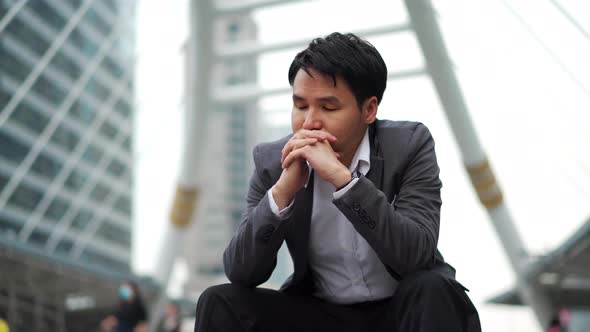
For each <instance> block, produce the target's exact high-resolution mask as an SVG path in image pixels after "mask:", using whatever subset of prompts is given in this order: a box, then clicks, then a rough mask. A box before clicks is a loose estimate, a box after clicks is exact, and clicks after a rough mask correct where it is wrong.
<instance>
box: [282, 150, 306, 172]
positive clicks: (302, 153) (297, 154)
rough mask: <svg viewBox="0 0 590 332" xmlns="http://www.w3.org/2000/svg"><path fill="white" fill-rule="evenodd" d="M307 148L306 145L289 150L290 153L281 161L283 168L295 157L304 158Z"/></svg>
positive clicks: (295, 158) (294, 159)
mask: <svg viewBox="0 0 590 332" xmlns="http://www.w3.org/2000/svg"><path fill="white" fill-rule="evenodd" d="M307 150H308V149H307V148H306V147H303V148H301V149H297V150H293V151H291V153H289V154H288V155H287V157H285V161H283V164H282V166H283V169H284V168H288V167H289V166H290V165H291V164H292V163H293V162H294V161H296V160H297V159H305V155H306V152H307Z"/></svg>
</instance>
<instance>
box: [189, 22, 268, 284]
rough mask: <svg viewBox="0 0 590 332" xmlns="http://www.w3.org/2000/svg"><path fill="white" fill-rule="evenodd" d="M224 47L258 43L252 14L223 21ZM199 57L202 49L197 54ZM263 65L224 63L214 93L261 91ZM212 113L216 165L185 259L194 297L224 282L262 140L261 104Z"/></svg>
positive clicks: (219, 30) (211, 154)
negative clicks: (231, 242)
mask: <svg viewBox="0 0 590 332" xmlns="http://www.w3.org/2000/svg"><path fill="white" fill-rule="evenodd" d="M212 34H213V40H214V44H215V46H216V47H218V48H222V47H226V46H230V47H231V46H233V45H236V44H240V43H253V42H255V41H256V35H257V28H256V23H255V22H254V21H253V19H252V18H251V16H250V15H249V14H241V15H227V16H222V17H220V18H218V19H217V21H216V22H215V25H214V29H213V30H212ZM197 52H198V50H197ZM256 82H257V60H256V58H255V57H252V58H251V59H240V60H228V61H219V62H217V63H216V65H215V68H214V69H213V73H212V79H211V86H212V92H213V93H215V91H218V90H223V89H236V88H240V87H242V86H255V85H256ZM213 105H214V106H213V109H211V110H209V112H208V115H207V121H208V126H207V128H208V131H209V132H208V133H209V135H208V137H210V138H211V139H209V140H208V142H207V146H206V148H205V151H204V156H206V157H207V158H208V160H210V162H207V165H208V166H206V167H204V168H203V174H202V176H201V179H200V183H202V184H203V188H205V190H204V193H203V196H202V199H201V202H200V203H199V207H198V215H197V216H196V222H195V223H194V224H193V226H192V227H191V229H190V230H189V233H190V234H189V237H188V238H189V240H188V241H187V242H186V246H185V248H184V253H185V254H184V257H185V259H186V262H187V264H188V266H189V271H190V275H189V280H188V282H187V284H186V286H185V289H186V290H187V292H188V293H193V292H200V291H202V290H203V289H204V288H206V287H207V286H209V285H211V284H212V283H216V282H219V281H221V280H223V279H224V278H225V277H224V272H223V264H222V260H221V256H222V254H223V250H224V249H225V246H226V245H227V243H228V242H229V240H230V239H231V236H232V234H233V232H234V231H235V229H236V227H237V225H238V224H239V223H240V220H241V214H242V212H243V211H244V208H245V206H246V201H245V196H246V191H247V186H248V181H249V178H250V175H251V172H252V165H251V164H252V157H251V156H252V155H251V151H252V147H253V145H254V144H255V142H256V141H257V124H258V121H257V117H258V116H257V105H256V103H255V102H250V103H243V102H240V103H235V104H232V103H216V102H213Z"/></svg>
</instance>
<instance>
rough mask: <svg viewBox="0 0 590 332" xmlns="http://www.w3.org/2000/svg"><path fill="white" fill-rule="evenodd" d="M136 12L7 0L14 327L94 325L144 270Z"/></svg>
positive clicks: (1, 42) (0, 14)
mask: <svg viewBox="0 0 590 332" xmlns="http://www.w3.org/2000/svg"><path fill="white" fill-rule="evenodd" d="M134 16H135V3H134V2H133V1H102V0H100V1H98V0H97V1H67V0H56V1H11V0H2V1H0V22H1V23H0V267H1V271H2V272H1V273H0V309H2V311H3V312H6V313H7V318H8V321H9V322H10V325H11V328H12V329H11V330H12V331H66V330H67V331H91V330H94V329H96V327H97V324H96V323H97V320H98V319H99V318H102V317H101V316H103V315H104V313H105V311H108V310H111V309H112V305H113V304H114V303H116V289H117V287H118V283H119V282H120V280H123V279H135V277H134V276H133V275H132V273H131V265H130V264H131V230H132V202H133V187H132V178H133V171H134V166H133V154H132V144H133V142H132V140H133V120H134V114H135V107H134V103H135V101H134V98H135V97H134V96H135V92H134V75H135V71H134V68H135V66H134V54H135V42H134V40H135V25H134ZM144 284H145V283H144ZM148 284H149V285H150V287H151V292H152V293H153V292H154V291H155V290H156V289H155V288H154V286H155V285H152V284H151V283H149V281H148V283H147V284H146V285H148Z"/></svg>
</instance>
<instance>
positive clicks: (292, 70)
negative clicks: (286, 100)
mask: <svg viewBox="0 0 590 332" xmlns="http://www.w3.org/2000/svg"><path fill="white" fill-rule="evenodd" d="M299 69H303V70H304V71H305V72H306V73H308V74H309V75H310V76H311V73H310V72H309V69H314V70H316V71H318V72H320V73H322V74H324V75H327V76H330V77H331V78H332V80H333V81H334V85H336V77H341V78H342V79H344V81H346V83H347V84H348V86H349V87H350V89H351V91H352V93H353V95H354V97H355V98H356V101H357V104H358V106H359V109H361V108H362V105H363V103H364V101H365V100H366V99H367V98H370V97H372V96H375V97H377V103H380V102H381V99H382V98H383V92H384V91H385V86H386V84H387V66H386V65H385V61H383V58H382V57H381V55H380V54H379V52H378V51H377V49H376V48H375V47H374V46H373V45H371V44H370V43H369V42H367V41H365V40H362V39H361V38H359V37H358V36H356V35H355V34H352V33H347V34H342V33H339V32H334V33H331V34H330V35H328V36H326V37H325V38H316V39H314V40H312V41H311V43H309V46H308V47H307V48H306V49H305V50H303V51H301V52H299V53H298V54H297V55H296V56H295V58H294V59H293V62H292V63H291V66H290V67H289V84H290V85H291V86H293V81H294V80H295V75H297V72H299Z"/></svg>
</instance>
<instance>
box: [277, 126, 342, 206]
mask: <svg viewBox="0 0 590 332" xmlns="http://www.w3.org/2000/svg"><path fill="white" fill-rule="evenodd" d="M334 142H336V137H335V136H334V135H332V134H330V133H327V132H324V131H318V130H305V129H302V130H299V131H298V132H296V133H295V134H294V135H293V137H291V139H290V140H289V141H288V142H287V144H285V146H284V148H283V150H282V155H281V163H282V167H283V173H282V174H281V177H280V178H279V180H278V181H277V183H276V184H275V186H274V188H273V197H274V199H275V201H276V202H277V205H278V206H279V208H283V207H285V206H287V205H288V203H289V202H290V201H291V200H292V198H293V196H294V195H295V194H296V193H297V192H298V191H299V190H301V188H303V186H304V185H305V183H306V181H307V178H308V175H309V169H308V167H307V164H306V162H307V163H309V165H311V167H312V168H313V169H314V171H315V174H316V176H319V177H321V178H322V179H324V180H325V181H327V182H329V183H331V184H332V185H334V187H336V188H339V187H341V186H342V185H344V184H346V183H347V182H348V181H350V179H351V174H350V171H349V170H348V168H347V167H346V166H344V165H343V164H342V163H341V162H340V160H339V158H341V157H342V155H341V154H340V153H338V152H336V151H334V149H333V148H332V145H331V143H334Z"/></svg>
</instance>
